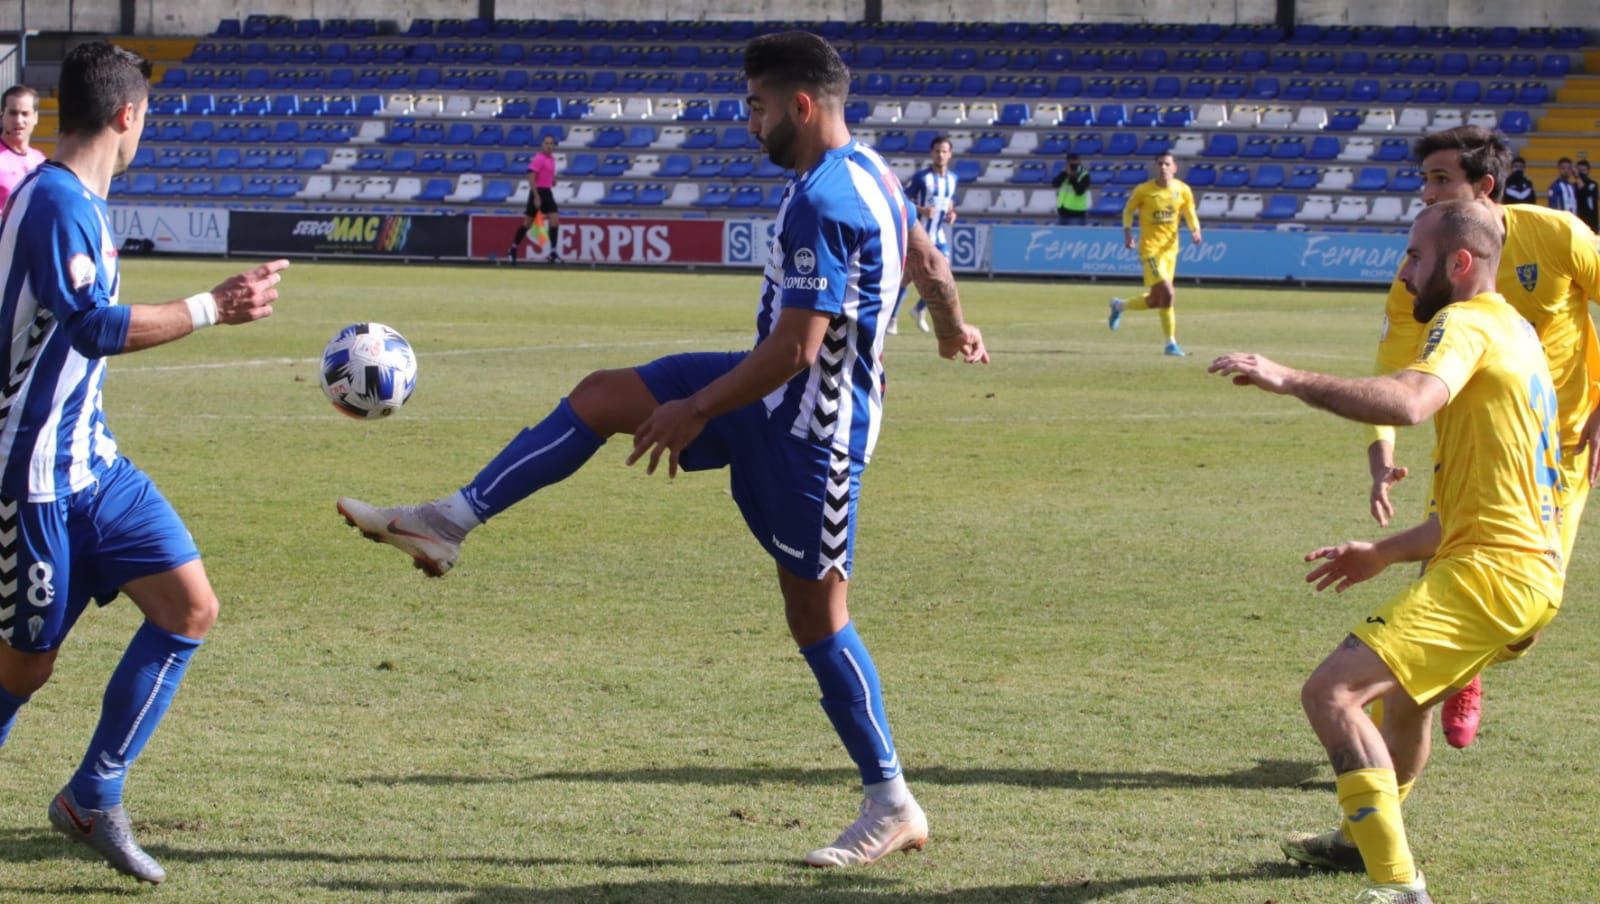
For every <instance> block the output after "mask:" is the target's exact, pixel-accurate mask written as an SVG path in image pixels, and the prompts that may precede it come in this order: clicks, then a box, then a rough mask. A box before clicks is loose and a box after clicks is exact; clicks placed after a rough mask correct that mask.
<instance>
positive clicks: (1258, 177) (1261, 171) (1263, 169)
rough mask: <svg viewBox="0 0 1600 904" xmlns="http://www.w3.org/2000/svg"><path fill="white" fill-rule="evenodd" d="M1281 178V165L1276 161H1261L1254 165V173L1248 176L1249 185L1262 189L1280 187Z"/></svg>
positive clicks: (1282, 178)
mask: <svg viewBox="0 0 1600 904" xmlns="http://www.w3.org/2000/svg"><path fill="white" fill-rule="evenodd" d="M1283 180H1284V172H1283V167H1282V166H1279V165H1278V164H1276V163H1263V164H1261V165H1260V166H1258V167H1256V171H1255V173H1254V174H1253V175H1252V176H1251V177H1250V187H1251V188H1254V189H1262V190H1267V189H1274V188H1282V187H1283Z"/></svg>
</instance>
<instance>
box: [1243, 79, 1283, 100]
mask: <svg viewBox="0 0 1600 904" xmlns="http://www.w3.org/2000/svg"><path fill="white" fill-rule="evenodd" d="M1246 96H1247V97H1249V98H1250V99H1251V100H1274V99H1276V98H1277V96H1278V79H1277V78H1276V77H1275V76H1270V75H1258V76H1256V77H1255V78H1253V79H1251V80H1250V88H1249V90H1248V91H1247V92H1246Z"/></svg>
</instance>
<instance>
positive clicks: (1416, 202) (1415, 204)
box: [1400, 198, 1427, 223]
mask: <svg viewBox="0 0 1600 904" xmlns="http://www.w3.org/2000/svg"><path fill="white" fill-rule="evenodd" d="M1426 206H1427V205H1426V204H1423V203H1422V199H1421V198H1412V199H1411V204H1410V205H1409V206H1408V207H1406V212H1405V214H1404V215H1403V216H1401V217H1400V220H1401V221H1402V222H1405V223H1409V222H1411V221H1412V220H1415V219H1416V218H1417V214H1419V213H1422V209H1423V208H1424V207H1426Z"/></svg>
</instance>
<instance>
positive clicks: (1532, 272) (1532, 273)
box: [1517, 264, 1539, 292]
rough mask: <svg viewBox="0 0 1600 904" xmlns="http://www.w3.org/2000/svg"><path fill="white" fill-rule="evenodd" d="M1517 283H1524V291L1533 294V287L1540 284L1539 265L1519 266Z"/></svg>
mask: <svg viewBox="0 0 1600 904" xmlns="http://www.w3.org/2000/svg"><path fill="white" fill-rule="evenodd" d="M1517 282H1519V283H1522V288H1523V290H1524V291H1528V292H1532V291H1533V287H1534V286H1537V285H1538V284H1539V265H1538V264H1518V265H1517Z"/></svg>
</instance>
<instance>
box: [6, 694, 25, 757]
mask: <svg viewBox="0 0 1600 904" xmlns="http://www.w3.org/2000/svg"><path fill="white" fill-rule="evenodd" d="M27 702H28V698H27V697H17V696H13V695H12V693H11V692H10V691H8V690H6V689H5V688H3V687H0V747H4V746H6V737H7V736H9V735H10V734H11V726H12V724H14V723H15V722H16V721H17V710H19V709H21V708H22V704H24V703H27Z"/></svg>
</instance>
